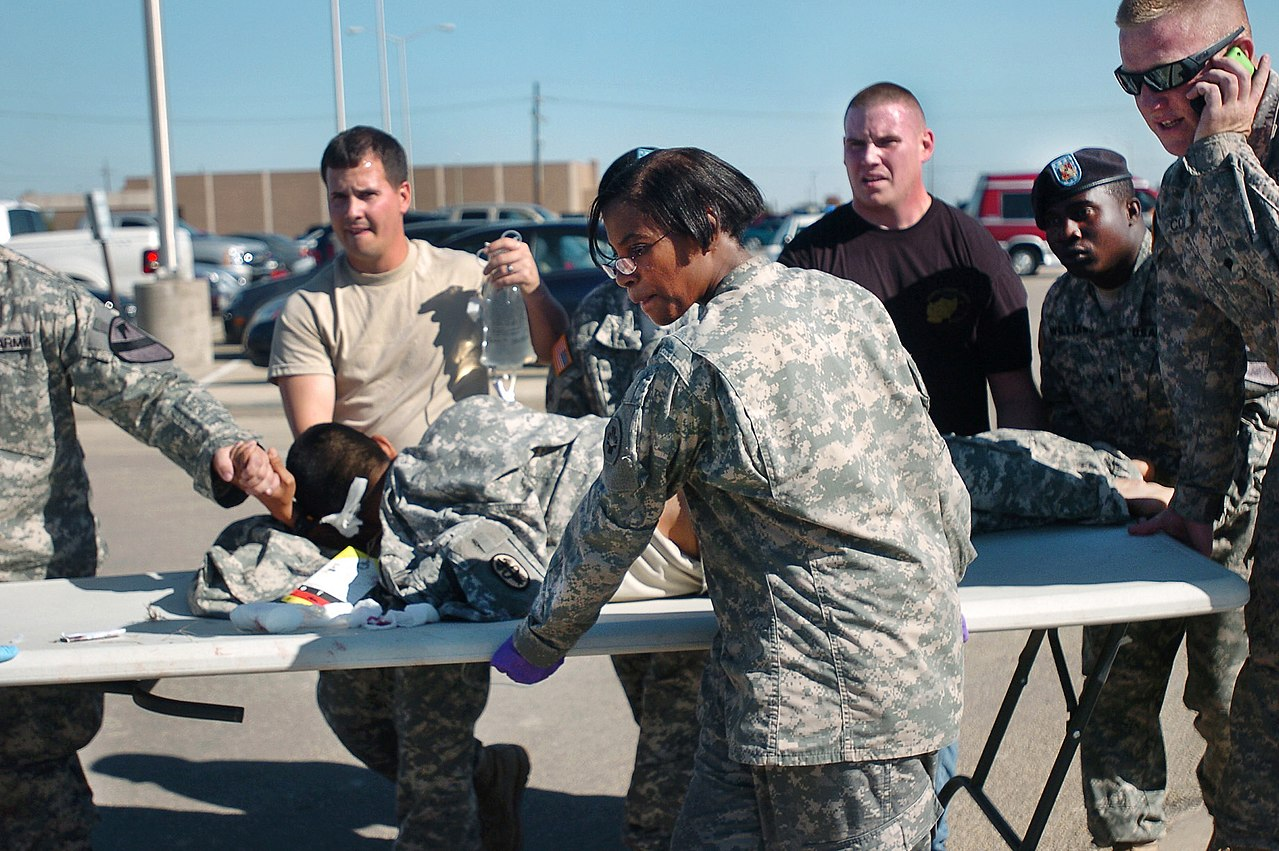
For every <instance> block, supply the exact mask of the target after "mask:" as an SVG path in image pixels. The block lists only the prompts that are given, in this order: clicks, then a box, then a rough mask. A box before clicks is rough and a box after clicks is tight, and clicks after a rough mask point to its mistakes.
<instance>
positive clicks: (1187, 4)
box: [1115, 0, 1252, 33]
mask: <svg viewBox="0 0 1279 851" xmlns="http://www.w3.org/2000/svg"><path fill="white" fill-rule="evenodd" d="M1207 12H1211V13H1212V14H1213V17H1221V18H1230V19H1233V20H1234V21H1236V22H1237V23H1236V25H1238V24H1243V26H1244V31H1245V32H1248V33H1251V31H1252V30H1251V28H1250V27H1249V25H1248V10H1247V9H1246V8H1245V7H1244V2H1243V0H1120V3H1119V11H1117V12H1116V13H1115V24H1116V25H1117V26H1118V27H1119V28H1120V29H1127V28H1129V27H1136V26H1140V25H1142V24H1148V23H1150V22H1151V21H1155V20H1158V19H1160V18H1162V17H1163V16H1164V15H1167V14H1175V13H1182V14H1187V15H1201V14H1204V13H1207Z"/></svg>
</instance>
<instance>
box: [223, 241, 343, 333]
mask: <svg viewBox="0 0 1279 851" xmlns="http://www.w3.org/2000/svg"><path fill="white" fill-rule="evenodd" d="M332 262H333V261H332V260H330V261H328V263H332ZM326 265H328V264H327V263H324V264H321V265H318V266H312V267H311V268H310V269H308V270H307V271H305V272H299V273H298V274H296V275H286V276H285V277H283V278H274V279H272V278H268V279H267V280H265V281H258V282H257V283H252V284H249V285H247V286H245V287H243V288H242V289H241V290H240V291H239V292H238V293H236V295H235V297H234V298H233V299H231V303H230V304H229V305H227V307H226V309H225V310H223V311H222V335H223V339H225V340H226V342H228V343H242V342H244V332H245V330H246V329H247V328H248V327H249V320H250V319H252V318H253V314H254V313H256V312H257V309H258V308H259V307H261V306H262V305H263V304H265V303H266V302H268V301H270V300H271V299H273V298H275V297H276V296H278V295H281V294H288V293H291V292H293V291H294V290H296V289H297V288H298V287H300V286H302V285H303V284H305V283H306V282H307V281H309V280H311V278H313V277H314V276H315V275H316V274H317V273H318V272H319V271H320V270H321V269H323V268H324V266H326Z"/></svg>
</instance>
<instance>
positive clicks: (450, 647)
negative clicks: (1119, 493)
mask: <svg viewBox="0 0 1279 851" xmlns="http://www.w3.org/2000/svg"><path fill="white" fill-rule="evenodd" d="M974 544H975V546H976V547H977V550H978V558H977V560H976V561H975V562H973V564H972V565H970V566H969V568H968V573H967V575H966V576H965V578H964V581H963V583H962V584H961V586H960V601H961V604H962V607H963V611H964V616H965V618H966V620H967V623H968V628H969V630H970V632H974V633H977V632H995V631H1000V630H1017V629H1029V630H1030V631H1031V632H1030V636H1029V638H1028V640H1027V642H1026V645H1025V648H1024V649H1023V651H1022V653H1021V656H1020V658H1019V660H1018V664H1017V666H1016V669H1015V671H1014V673H1013V676H1012V680H1011V682H1010V684H1009V687H1008V692H1007V693H1006V695H1005V698H1004V702H1003V705H1002V706H1001V708H1000V711H999V714H998V716H997V718H996V721H995V725H994V728H993V729H992V731H991V733H990V736H989V738H988V740H987V743H986V746H985V748H984V749H983V752H982V755H981V758H980V760H979V762H978V764H977V768H976V770H975V771H974V773H973V775H972V776H965V777H956V778H954V779H953V780H952V781H951V782H950V783H949V784H947V787H946V788H945V789H944V790H943V791H942V800H943V802H945V801H948V800H949V799H950V798H951V797H952V796H953V795H954V794H955V793H956V792H957V791H958V790H959V789H961V788H962V789H965V790H967V791H968V792H969V793H970V794H971V795H972V796H973V798H974V800H975V801H976V802H977V803H978V805H979V806H980V807H981V809H982V811H983V813H985V815H986V816H987V817H988V818H989V819H990V820H991V822H992V823H993V824H994V825H995V827H996V829H997V830H998V831H999V833H1000V835H1001V836H1002V837H1003V838H1004V840H1005V841H1006V842H1007V843H1008V845H1009V846H1010V847H1012V848H1034V847H1036V846H1037V844H1038V842H1039V839H1040V837H1041V836H1042V832H1043V830H1044V827H1045V826H1046V824H1047V821H1048V816H1049V814H1050V813H1051V811H1052V806H1053V804H1054V803H1055V802H1056V798H1057V795H1058V793H1059V792H1060V790H1061V785H1062V783H1063V782H1064V780H1065V775H1066V771H1067V769H1068V768H1069V766H1070V761H1071V759H1072V758H1073V756H1074V753H1075V750H1076V749H1077V748H1078V744H1079V736H1080V731H1081V730H1082V728H1083V726H1084V725H1085V724H1086V723H1087V720H1088V717H1089V716H1090V715H1091V713H1092V710H1093V707H1094V705H1095V703H1096V700H1097V694H1098V693H1099V691H1100V689H1101V686H1102V685H1103V684H1104V682H1105V680H1106V677H1107V676H1108V674H1109V670H1110V664H1111V662H1113V660H1114V656H1115V653H1116V652H1117V649H1118V647H1119V643H1120V641H1121V639H1122V638H1123V635H1124V630H1125V628H1126V626H1127V624H1128V623H1130V622H1133V621H1141V620H1155V619H1159V618H1170V617H1184V616H1190V615H1201V614H1208V613H1211V612H1218V611H1224V610H1227V609H1232V608H1236V607H1238V606H1241V605H1243V604H1244V603H1245V602H1246V601H1247V598H1248V586H1247V583H1245V582H1244V581H1243V580H1242V579H1240V578H1239V577H1237V576H1235V575H1233V574H1231V573H1230V572H1228V571H1226V570H1225V569H1224V568H1222V567H1220V566H1219V565H1217V564H1215V563H1214V562H1212V561H1211V560H1209V559H1206V558H1204V557H1202V556H1200V555H1198V554H1197V553H1194V552H1192V551H1191V550H1190V549H1188V548H1187V547H1184V546H1182V545H1181V544H1178V543H1176V542H1175V541H1172V540H1171V539H1169V538H1166V537H1163V536H1159V537H1153V538H1135V537H1132V536H1130V535H1129V534H1128V533H1127V530H1126V529H1124V528H1121V527H1086V526H1054V527H1048V528H1040V529H1029V530H1021V531H1015V532H999V533H995V534H989V535H981V536H978V537H977V538H975V539H974ZM189 582H190V574H189V573H164V574H137V575H130V576H112V577H95V578H88V579H71V580H49V581H44V582H12V583H0V644H3V643H5V642H6V641H9V640H10V639H11V638H14V637H19V636H20V639H19V642H18V648H19V652H18V655H17V656H16V657H15V658H13V659H12V660H10V661H8V662H4V663H0V686H13V685H37V684H50V683H95V684H105V685H104V686H103V687H105V688H107V689H109V690H113V691H124V692H126V693H131V694H132V695H133V696H134V700H135V701H137V702H138V703H139V705H141V706H143V707H144V708H149V709H154V710H156V711H161V712H168V713H170V714H179V715H189V716H191V717H201V718H215V719H220V720H240V717H241V715H242V713H240V712H239V710H238V707H224V706H216V705H207V704H190V703H183V702H179V701H173V700H170V699H167V698H163V697H159V696H157V695H154V694H153V693H152V692H151V689H152V687H153V686H154V684H155V681H157V680H159V679H163V678H168V677H191V676H212V675H217V674H246V673H266V672H279V671H299V670H330V669H338V668H368V667H395V666H405V665H430V664H443V663H452V662H477V661H484V660H487V659H488V658H489V657H490V656H491V655H492V653H493V651H494V650H496V649H497V647H498V646H499V645H500V644H501V643H502V642H503V641H504V640H505V639H506V637H507V636H508V635H510V632H511V629H512V624H511V623H510V622H506V623H487V624H473V623H442V624H430V625H427V626H421V627H415V628H411V629H388V630H381V631H369V630H334V631H314V632H299V633H290V634H283V635H259V634H246V633H240V632H237V631H236V630H235V629H234V628H233V627H232V626H231V624H230V622H229V621H225V620H217V619H209V618H197V617H193V616H192V615H191V614H190V612H189V610H188V608H187V605H186V589H187V585H188V584H189ZM1097 624H1111V625H1113V626H1112V628H1111V630H1110V631H1109V635H1108V639H1107V641H1106V643H1105V647H1104V648H1103V654H1102V660H1101V663H1100V664H1099V665H1098V667H1097V670H1095V671H1093V672H1092V673H1091V674H1090V675H1089V676H1088V677H1086V678H1085V680H1084V683H1083V687H1082V690H1081V691H1080V692H1079V694H1078V695H1076V694H1075V691H1074V686H1073V683H1072V682H1071V677H1070V673H1069V671H1068V670H1067V667H1066V661H1065V654H1064V652H1063V650H1062V647H1061V642H1060V640H1059V638H1058V629H1059V628H1061V627H1070V626H1080V625H1097ZM119 628H123V629H124V634H123V635H122V636H119V637H115V638H107V639H103V640H95V641H83V642H74V643H65V642H61V641H59V636H60V635H61V634H62V633H63V632H73V631H74V632H92V631H100V630H112V629H119ZM714 632H715V618H714V613H713V612H712V610H711V606H710V602H709V600H707V599H706V598H680V599H673V600H661V601H652V602H639V603H615V604H610V605H608V606H605V607H604V611H603V613H602V615H601V617H600V620H599V622H598V623H597V624H596V625H595V626H594V627H593V628H592V629H591V630H590V631H589V632H588V633H587V634H586V636H585V637H584V638H583V639H582V641H581V642H580V643H579V644H578V645H577V647H576V648H574V650H573V652H572V655H594V654H618V653H648V652H662V651H674V650H693V649H700V648H706V647H708V646H709V644H710V640H711V637H712V635H713V634H714ZM1045 637H1047V638H1048V640H1049V644H1050V647H1051V649H1052V655H1053V658H1054V661H1055V662H1056V666H1057V669H1058V673H1059V677H1060V679H1061V683H1062V688H1063V694H1064V696H1065V698H1066V705H1067V710H1068V715H1069V718H1068V722H1067V726H1066V734H1065V737H1064V739H1063V741H1062V745H1061V749H1060V751H1059V753H1058V757H1057V759H1056V761H1055V762H1054V764H1053V767H1052V770H1051V771H1050V773H1049V777H1048V782H1047V785H1046V787H1045V789H1044V792H1043V794H1042V796H1041V797H1040V801H1039V805H1038V807H1037V809H1036V811H1035V814H1034V816H1033V817H1032V819H1031V822H1030V825H1029V826H1028V828H1027V831H1026V833H1025V835H1024V836H1021V837H1019V836H1017V834H1016V833H1015V831H1014V830H1013V829H1012V827H1011V826H1010V825H1009V824H1008V822H1007V821H1006V819H1004V817H1003V816H1002V814H1000V813H999V810H998V808H997V807H995V805H994V804H993V802H991V801H990V800H989V798H987V797H986V795H985V793H984V791H983V787H984V785H985V782H986V779H987V777H988V776H989V773H990V769H991V766H992V765H993V763H994V760H995V757H996V756H997V754H998V752H999V748H1000V744H1001V743H1002V741H1003V737H1004V733H1005V732H1006V730H1007V727H1008V723H1009V720H1010V719H1011V716H1012V714H1013V711H1014V710H1015V708H1016V704H1017V700H1018V698H1019V697H1020V694H1021V691H1022V689H1023V687H1024V686H1025V684H1026V682H1027V679H1028V677H1029V673H1030V669H1031V667H1032V666H1033V664H1034V661H1035V658H1036V657H1037V655H1038V651H1039V649H1040V647H1041V646H1042V643H1043V640H1044V638H1045Z"/></svg>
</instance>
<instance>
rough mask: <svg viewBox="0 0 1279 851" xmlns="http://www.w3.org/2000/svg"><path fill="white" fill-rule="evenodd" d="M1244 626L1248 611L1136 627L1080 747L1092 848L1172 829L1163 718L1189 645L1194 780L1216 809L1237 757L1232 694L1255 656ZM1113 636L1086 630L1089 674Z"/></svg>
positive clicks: (1188, 700) (1100, 629) (1188, 691)
mask: <svg viewBox="0 0 1279 851" xmlns="http://www.w3.org/2000/svg"><path fill="white" fill-rule="evenodd" d="M1243 627H1244V623H1243V612H1242V611H1240V610H1236V611H1232V612H1221V613H1219V614H1215V615H1206V616H1203V617H1197V618H1177V619H1173V620H1162V621H1149V622H1145V623H1134V624H1130V625H1129V627H1128V632H1127V635H1126V637H1125V643H1124V645H1123V646H1122V647H1121V648H1120V650H1119V655H1117V656H1116V657H1115V664H1114V667H1113V668H1111V672H1110V678H1109V680H1107V682H1106V686H1105V688H1103V689H1102V690H1101V696H1100V698H1099V700H1098V702H1097V707H1096V709H1095V711H1094V713H1093V716H1092V719H1091V720H1090V721H1089V723H1088V726H1087V727H1086V728H1085V729H1084V735H1083V738H1082V740H1081V741H1080V751H1079V759H1080V769H1081V775H1082V779H1083V787H1084V809H1085V812H1086V813H1087V816H1088V830H1089V832H1090V833H1091V834H1092V838H1093V842H1094V843H1096V844H1097V845H1101V846H1110V845H1114V844H1115V843H1117V842H1149V841H1153V840H1157V839H1159V838H1160V837H1162V836H1163V834H1164V831H1165V830H1166V829H1167V820H1166V818H1165V814H1164V797H1165V794H1166V788H1167V765H1166V762H1165V753H1164V741H1163V729H1162V728H1161V726H1160V722H1159V713H1160V710H1161V709H1162V708H1163V703H1164V695H1165V693H1166V691H1167V689H1168V678H1169V676H1170V675H1171V673H1172V667H1173V663H1174V662H1175V660H1176V657H1177V653H1178V651H1179V649H1180V648H1181V645H1182V643H1183V641H1184V642H1185V645H1186V666H1187V673H1186V688H1185V691H1184V693H1183V695H1182V700H1183V702H1184V703H1185V705H1186V708H1187V709H1189V710H1190V711H1192V712H1194V713H1195V729H1196V730H1197V731H1198V732H1199V735H1200V736H1202V737H1203V740H1204V754H1203V757H1202V759H1201V760H1200V761H1199V766H1198V769H1197V771H1196V774H1197V776H1198V778H1199V788H1200V791H1201V792H1202V794H1203V799H1204V804H1205V805H1206V806H1207V808H1208V811H1209V812H1213V811H1214V810H1215V808H1216V801H1217V800H1218V790H1219V789H1220V788H1221V786H1220V783H1221V773H1222V770H1223V769H1224V767H1225V762H1226V758H1227V756H1228V755H1229V753H1230V718H1229V715H1230V694H1231V692H1232V690H1233V689H1234V684H1235V677H1236V675H1237V674H1238V673H1239V666H1240V665H1242V664H1243V660H1244V655H1245V653H1246V650H1247V642H1246V640H1245V638H1244V633H1243ZM1108 629H1109V627H1085V629H1084V668H1085V670H1086V671H1091V670H1092V669H1093V668H1094V667H1095V666H1096V657H1097V652H1098V649H1099V648H1100V646H1101V644H1102V642H1103V641H1104V639H1105V635H1106V631H1107V630H1108Z"/></svg>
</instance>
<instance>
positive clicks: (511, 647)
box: [489, 635, 564, 686]
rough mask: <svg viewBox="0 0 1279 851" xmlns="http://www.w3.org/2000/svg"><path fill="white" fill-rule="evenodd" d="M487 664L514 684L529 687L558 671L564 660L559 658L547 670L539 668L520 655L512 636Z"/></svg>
mask: <svg viewBox="0 0 1279 851" xmlns="http://www.w3.org/2000/svg"><path fill="white" fill-rule="evenodd" d="M489 664H491V665H492V666H493V667H494V668H497V669H498V670H499V671H501V672H502V673H504V674H506V675H507V676H508V677H510V678H511V679H513V680H515V682H517V683H523V684H524V685H526V686H531V685H532V684H533V683H540V682H541V681H542V680H544V679H546V678H547V677H549V676H550V675H551V674H553V673H555V672H556V671H558V670H559V668H560V665H563V664H564V658H563V657H560V659H559V661H557V662H556V663H555V664H554V665H551V666H550V667H549V668H540V667H538V666H537V665H534V664H533V663H532V662H530V661H529V660H527V659H525V658H524V657H523V656H521V655H520V651H518V650H516V649H515V636H514V635H512V636H511V637H510V638H508V639H506V641H505V642H503V644H502V646H501V647H499V648H497V652H496V653H494V654H493V658H492V659H490V660H489Z"/></svg>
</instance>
